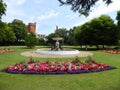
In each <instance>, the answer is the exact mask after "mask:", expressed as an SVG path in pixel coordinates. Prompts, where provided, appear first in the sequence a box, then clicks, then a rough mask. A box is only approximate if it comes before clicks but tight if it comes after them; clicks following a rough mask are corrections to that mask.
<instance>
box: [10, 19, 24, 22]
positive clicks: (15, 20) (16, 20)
mask: <svg viewBox="0 0 120 90" xmlns="http://www.w3.org/2000/svg"><path fill="white" fill-rule="evenodd" d="M12 22H21V23H23V21H22V20H19V19H14V20H13V21H12Z"/></svg>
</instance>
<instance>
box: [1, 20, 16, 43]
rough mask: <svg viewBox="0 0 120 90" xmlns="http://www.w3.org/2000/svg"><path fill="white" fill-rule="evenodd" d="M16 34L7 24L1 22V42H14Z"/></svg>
mask: <svg viewBox="0 0 120 90" xmlns="http://www.w3.org/2000/svg"><path fill="white" fill-rule="evenodd" d="M15 38H16V37H15V34H14V32H13V30H12V29H11V28H10V27H9V26H8V24H7V23H4V22H2V21H0V42H2V43H6V42H13V41H14V40H15Z"/></svg>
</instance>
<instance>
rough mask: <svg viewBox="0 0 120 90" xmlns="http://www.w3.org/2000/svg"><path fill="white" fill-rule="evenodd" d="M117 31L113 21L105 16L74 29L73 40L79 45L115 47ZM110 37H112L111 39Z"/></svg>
mask: <svg viewBox="0 0 120 90" xmlns="http://www.w3.org/2000/svg"><path fill="white" fill-rule="evenodd" d="M117 35H118V33H117V30H116V25H115V24H114V21H113V20H112V19H111V18H110V17H109V16H106V15H102V16H100V17H99V18H94V19H92V20H91V21H90V22H86V23H85V24H83V25H81V27H76V29H75V38H76V39H77V41H78V43H79V44H80V45H96V46H97V48H98V45H103V47H104V45H116V44H117V41H118V38H117ZM111 36H112V37H111Z"/></svg>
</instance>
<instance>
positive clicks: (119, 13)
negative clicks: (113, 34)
mask: <svg viewBox="0 0 120 90" xmlns="http://www.w3.org/2000/svg"><path fill="white" fill-rule="evenodd" d="M116 19H117V30H118V33H119V34H118V38H119V40H120V11H118V12H117V17H116Z"/></svg>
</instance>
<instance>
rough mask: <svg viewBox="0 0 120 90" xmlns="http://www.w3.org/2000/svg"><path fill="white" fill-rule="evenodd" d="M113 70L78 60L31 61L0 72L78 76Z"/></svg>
mask: <svg viewBox="0 0 120 90" xmlns="http://www.w3.org/2000/svg"><path fill="white" fill-rule="evenodd" d="M114 68H115V67H112V66H109V65H107V64H100V63H97V62H95V61H93V60H91V59H89V60H86V61H85V62H84V63H83V62H81V61H80V60H78V59H76V60H74V61H71V62H49V61H46V62H37V61H33V60H31V61H28V62H22V63H19V64H15V65H11V66H9V67H7V68H5V69H3V70H2V71H3V72H7V73H13V74H80V73H89V72H101V71H105V70H111V69H114Z"/></svg>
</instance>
